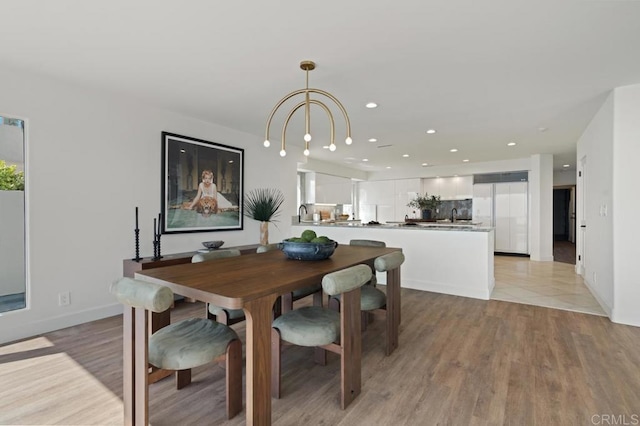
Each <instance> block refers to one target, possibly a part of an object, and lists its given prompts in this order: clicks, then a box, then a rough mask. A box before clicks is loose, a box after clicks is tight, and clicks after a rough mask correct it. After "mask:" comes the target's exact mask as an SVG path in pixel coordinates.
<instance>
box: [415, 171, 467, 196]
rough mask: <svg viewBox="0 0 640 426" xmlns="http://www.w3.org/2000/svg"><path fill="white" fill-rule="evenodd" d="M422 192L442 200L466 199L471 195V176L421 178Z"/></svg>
mask: <svg viewBox="0 0 640 426" xmlns="http://www.w3.org/2000/svg"><path fill="white" fill-rule="evenodd" d="M422 193H427V194H429V195H439V196H440V198H441V199H442V200H466V199H468V198H472V197H473V176H453V177H444V178H429V179H422Z"/></svg>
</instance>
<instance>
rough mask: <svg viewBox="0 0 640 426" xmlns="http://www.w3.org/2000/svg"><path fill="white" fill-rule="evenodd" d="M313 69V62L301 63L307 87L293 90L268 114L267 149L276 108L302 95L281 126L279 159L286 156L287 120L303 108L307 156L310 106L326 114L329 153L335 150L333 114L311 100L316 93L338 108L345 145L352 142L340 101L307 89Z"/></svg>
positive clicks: (322, 92) (306, 153)
mask: <svg viewBox="0 0 640 426" xmlns="http://www.w3.org/2000/svg"><path fill="white" fill-rule="evenodd" d="M315 67H316V64H315V63H314V62H313V61H302V62H300V68H301V69H302V70H304V71H305V73H306V78H307V87H305V88H304V89H300V90H295V91H293V92H291V93H289V94H288V95H286V96H285V97H284V98H282V99H280V101H279V102H278V103H277V104H276V106H274V107H273V109H272V110H271V114H269V119H268V120H267V128H266V130H265V138H264V146H265V147H269V146H270V145H271V143H270V142H269V129H270V127H271V120H272V119H273V116H274V115H275V113H276V111H277V110H278V108H280V106H282V104H283V103H285V102H286V101H288V100H289V99H291V98H293V97H294V96H297V95H304V101H302V102H300V103H299V104H297V105H296V106H294V107H293V108H292V109H291V111H289V114H288V115H287V118H286V120H285V122H284V125H283V126H282V145H281V150H280V156H281V157H284V156H285V155H287V151H286V149H285V147H286V133H287V126H288V125H289V120H291V117H292V116H293V114H295V112H296V111H297V110H299V109H300V108H302V107H304V123H305V135H304V142H305V148H304V155H306V156H308V155H309V142H311V130H310V129H311V118H310V116H309V108H310V106H311V104H314V105H318V106H320V107H321V108H322V109H324V111H325V112H326V113H327V116H328V117H329V123H330V125H331V144H330V145H329V150H330V151H335V150H336V144H335V122H334V119H333V114H331V110H330V109H329V108H328V107H327V106H326V105H325V104H324V103H323V102H322V101H319V100H317V99H311V96H310V95H311V93H316V94H318V95H322V96H324V97H326V98H329V99H330V100H332V101H333V102H334V103H335V104H336V105H337V106H338V108H339V109H340V111H341V112H342V116H343V117H344V121H345V123H346V127H347V137H346V139H345V140H344V142H345V143H346V144H347V145H351V143H352V142H353V140H352V139H351V123H350V122H349V116H348V115H347V111H346V110H345V109H344V107H343V106H342V104H341V103H340V101H339V100H338V99H336V97H335V96H333V95H332V94H331V93H329V92H325V91H324V90H320V89H312V88H309V71H312V70H314V69H315Z"/></svg>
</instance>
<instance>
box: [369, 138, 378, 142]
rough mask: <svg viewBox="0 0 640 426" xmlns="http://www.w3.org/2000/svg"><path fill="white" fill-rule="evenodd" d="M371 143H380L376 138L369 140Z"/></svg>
mask: <svg viewBox="0 0 640 426" xmlns="http://www.w3.org/2000/svg"><path fill="white" fill-rule="evenodd" d="M369 142H378V139H376V138H371V139H369Z"/></svg>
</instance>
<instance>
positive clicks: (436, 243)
mask: <svg viewBox="0 0 640 426" xmlns="http://www.w3.org/2000/svg"><path fill="white" fill-rule="evenodd" d="M292 225H293V226H292V227H291V231H292V232H293V234H294V235H292V236H299V235H300V234H301V233H302V231H304V230H305V229H312V230H313V231H315V232H316V234H318V235H319V236H320V235H326V236H327V237H329V238H331V239H333V240H336V241H338V243H339V244H349V241H350V240H352V239H366V240H378V241H384V242H385V243H386V244H387V246H388V247H400V248H402V251H403V253H404V255H405V258H406V260H405V263H404V264H403V265H402V281H401V285H402V287H407V288H412V289H417V290H424V291H433V292H436V293H445V294H452V295H455V296H465V297H473V298H476V299H484V300H489V297H490V295H491V292H492V290H493V287H494V285H495V278H494V274H493V244H494V243H493V238H494V236H493V228H488V227H482V226H476V225H468V224H465V225H459V224H416V225H413V226H407V225H405V224H384V225H361V224H360V225H354V224H340V223H304V222H303V223H293V224H292ZM377 278H378V282H379V283H380V284H384V283H385V282H386V276H385V275H383V274H378V276H377Z"/></svg>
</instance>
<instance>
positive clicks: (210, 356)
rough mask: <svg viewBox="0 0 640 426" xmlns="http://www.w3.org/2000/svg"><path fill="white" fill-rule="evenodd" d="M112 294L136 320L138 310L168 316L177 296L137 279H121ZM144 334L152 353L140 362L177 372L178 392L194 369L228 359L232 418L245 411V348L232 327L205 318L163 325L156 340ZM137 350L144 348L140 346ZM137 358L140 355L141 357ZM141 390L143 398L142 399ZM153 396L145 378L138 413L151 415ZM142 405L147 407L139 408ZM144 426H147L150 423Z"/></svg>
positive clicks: (137, 402) (228, 397) (229, 400)
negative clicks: (161, 313)
mask: <svg viewBox="0 0 640 426" xmlns="http://www.w3.org/2000/svg"><path fill="white" fill-rule="evenodd" d="M111 292H112V293H113V294H114V295H115V296H116V298H117V299H118V301H120V303H122V304H124V305H125V309H131V314H132V315H135V316H136V317H138V315H137V314H136V313H135V312H140V310H142V311H144V312H143V314H144V316H143V318H146V317H148V315H149V311H150V312H164V311H165V310H167V309H169V308H170V307H171V305H172V304H173V292H172V291H171V290H170V289H169V288H168V287H165V286H162V285H159V284H154V283H149V282H145V281H139V280H134V279H132V278H122V279H120V280H119V281H116V282H115V283H114V284H113V285H112V286H111ZM126 325H127V324H126V321H125V326H126ZM142 329H143V330H145V329H148V328H147V327H143V328H142ZM130 332H131V333H133V332H134V331H133V330H130ZM138 332H139V329H138ZM143 334H144V340H145V341H144V347H143V350H145V351H146V352H147V353H146V354H145V356H144V358H140V359H145V358H146V359H148V362H149V364H151V365H153V366H155V367H157V368H161V369H164V370H174V371H176V387H177V388H178V389H181V388H183V387H184V386H186V385H188V384H189V383H191V369H192V368H195V367H199V366H201V365H205V364H207V363H209V362H212V361H214V360H215V361H223V360H224V361H225V362H226V369H227V384H226V389H227V390H226V397H227V398H226V399H227V417H228V418H229V419H230V418H232V417H234V416H235V415H236V414H238V413H239V412H240V411H241V410H242V344H241V342H240V339H239V338H238V335H237V334H236V332H235V331H234V330H233V329H231V328H230V327H227V326H226V325H224V324H220V323H217V322H215V321H211V320H209V319H206V318H190V319H186V320H182V321H179V322H176V323H173V324H170V325H168V326H166V327H163V328H161V329H160V330H158V331H156V332H155V333H153V334H152V335H151V337H149V336H148V334H147V333H143ZM125 335H126V334H125ZM130 345H131V343H130ZM126 347H127V345H126V344H125V348H126ZM135 350H136V351H137V350H139V347H136V349H135ZM125 351H126V349H125ZM131 355H132V354H127V353H125V355H124V356H125V360H126V359H127V358H129V359H131ZM138 356H139V355H138V354H137V353H136V358H138ZM145 367H146V366H145ZM145 370H146V368H145ZM145 377H146V376H145ZM139 392H143V393H144V395H138V393H139ZM148 397H149V390H148V381H147V380H145V385H144V386H143V389H142V391H140V390H139V387H138V385H137V384H136V407H135V409H136V412H138V413H139V411H138V410H143V411H141V412H142V413H144V416H145V417H146V416H147V413H148V403H149V401H148ZM140 401H142V402H143V404H144V407H139V406H138V404H140ZM138 415H140V414H138ZM144 424H147V421H146V420H145V421H144Z"/></svg>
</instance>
